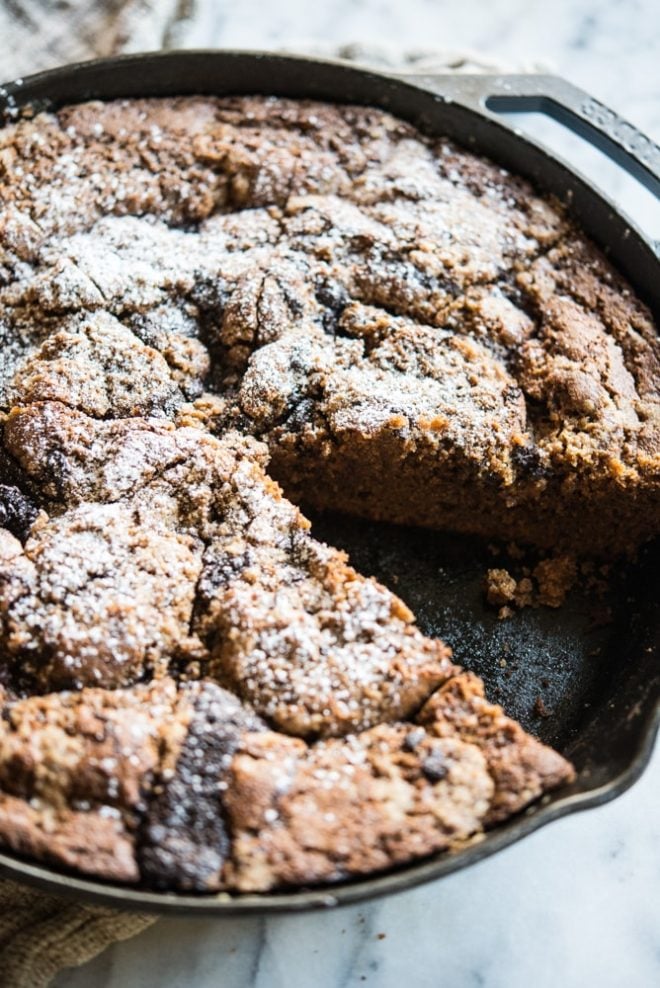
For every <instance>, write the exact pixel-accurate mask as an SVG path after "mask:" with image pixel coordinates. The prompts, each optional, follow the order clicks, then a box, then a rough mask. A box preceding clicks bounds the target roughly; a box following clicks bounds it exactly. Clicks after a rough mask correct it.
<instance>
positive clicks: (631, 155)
mask: <svg viewBox="0 0 660 988" xmlns="http://www.w3.org/2000/svg"><path fill="white" fill-rule="evenodd" d="M553 81H554V80H553ZM559 81H560V82H561V83H562V89H563V88H564V87H563V80H559ZM571 90H572V87H571ZM581 96H583V98H581V100H580V101H579V113H578V112H576V110H575V109H574V108H573V107H571V106H566V105H565V104H564V103H560V102H558V101H557V100H556V99H554V98H553V97H550V96H547V95H512V94H493V95H490V96H487V97H486V99H485V101H484V106H485V108H486V109H487V110H489V111H491V112H492V113H496V114H497V115H498V116H500V117H504V118H505V120H506V119H509V120H511V123H512V124H515V126H520V127H521V128H522V130H523V131H524V132H525V133H526V134H529V135H530V136H532V137H533V138H536V139H538V140H539V141H541V142H542V143H543V144H545V145H546V146H548V147H550V148H552V149H553V150H555V151H557V152H558V153H559V154H561V155H562V156H563V157H564V158H565V159H567V160H568V162H569V164H570V165H571V166H573V167H574V168H577V169H578V170H579V171H581V172H582V173H583V174H584V175H587V176H589V177H592V176H594V177H595V180H596V182H597V184H598V185H599V187H601V188H602V189H603V191H604V192H605V193H606V194H607V195H608V196H610V197H611V198H612V199H614V200H615V201H616V202H617V204H618V205H619V206H620V207H622V208H623V210H624V211H625V212H626V213H627V214H628V215H630V216H631V217H632V219H633V220H634V221H635V222H636V223H637V224H638V226H640V227H641V229H643V230H644V231H645V232H646V233H647V234H648V235H649V236H650V237H651V238H652V240H654V241H655V242H654V244H653V246H654V247H655V250H656V253H657V254H658V255H659V256H660V148H658V146H657V145H656V144H654V143H653V141H652V140H651V139H650V138H649V137H647V136H646V135H645V134H642V133H641V132H640V131H639V130H637V129H636V128H635V127H633V126H632V124H629V123H628V122H627V121H625V120H623V119H622V118H621V117H619V116H618V115H617V114H616V113H615V112H614V111H613V110H610V109H609V108H608V107H606V106H604V105H603V104H602V103H600V102H599V101H598V100H595V99H593V98H592V97H590V96H587V95H583V94H581ZM621 169H623V172H622V171H621Z"/></svg>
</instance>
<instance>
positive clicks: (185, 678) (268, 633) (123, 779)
mask: <svg viewBox="0 0 660 988" xmlns="http://www.w3.org/2000/svg"><path fill="white" fill-rule="evenodd" d="M0 341H1V344H2V350H1V351H0V413H1V415H2V436H1V444H0V446H1V448H0V706H1V708H2V716H1V719H0V842H2V844H3V845H4V846H5V847H7V848H9V849H10V850H11V851H12V852H14V853H16V854H20V855H24V856H28V857H33V858H37V859H40V860H43V861H45V862H48V863H51V864H54V865H56V866H59V867H64V868H68V869H73V870H78V871H81V872H83V873H86V874H91V875H96V876H98V877H101V878H105V879H110V880H115V881H122V882H127V883H133V884H136V883H137V884H141V885H146V886H148V887H151V888H154V889H172V890H180V891H192V892H217V891H221V890H229V891H236V892H251V891H266V890H268V889H272V888H288V887H295V886H300V885H305V884H313V883H323V882H337V881H341V880H343V879H346V878H350V877H351V876H355V875H364V874H368V873H370V872H374V871H379V870H383V869H385V868H388V867H390V866H393V865H398V864H402V863H405V862H407V861H411V860H414V859H416V858H420V857H423V856H425V855H429V854H431V853H434V852H438V851H447V850H452V849H454V848H458V847H460V846H462V845H463V844H464V843H465V842H466V841H468V840H470V839H472V838H474V837H475V835H479V834H480V833H481V832H482V831H483V830H484V829H486V828H488V827H490V826H493V825H496V824H497V823H498V822H500V821H502V820H504V819H506V818H507V817H508V816H510V815H511V814H512V813H516V812H518V811H519V810H521V809H522V808H523V807H524V806H526V805H527V804H528V803H530V802H531V801H533V800H534V799H537V798H538V797H539V796H541V795H542V794H543V793H545V792H547V791H549V790H550V789H552V788H554V787H556V786H558V785H561V784H562V783H565V782H568V781H570V780H571V779H572V778H573V770H572V768H571V766H570V765H569V764H568V762H566V760H565V759H563V758H562V757H561V756H560V755H559V754H557V753H555V752H553V751H552V750H551V749H549V748H547V747H546V746H544V745H542V744H541V743H540V742H538V741H537V740H535V739H534V738H533V737H532V736H531V735H529V734H527V733H526V732H525V731H524V730H523V729H522V728H521V727H520V726H519V725H518V724H516V723H515V722H514V721H512V720H511V719H509V718H508V717H507V716H506V714H505V713H504V712H503V711H502V710H501V708H499V707H497V706H496V705H494V704H492V703H490V702H489V701H488V700H487V699H486V697H485V696H484V691H483V685H482V683H481V681H480V680H479V679H478V678H477V677H476V676H474V675H473V674H471V673H469V672H464V671H463V670H461V669H460V668H459V667H457V666H456V665H455V664H454V663H452V661H451V653H450V650H449V649H448V648H447V647H446V646H445V645H444V643H443V642H441V641H439V640H434V639H429V638H426V637H425V636H423V635H422V633H421V632H420V631H419V629H418V628H417V627H416V625H415V622H414V616H413V615H412V614H411V612H410V611H409V609H408V608H407V607H406V605H405V604H404V603H403V602H402V601H401V600H400V599H399V598H398V597H396V596H395V595H394V594H393V593H391V592H390V591H389V590H388V589H387V588H385V587H383V586H382V585H381V584H379V583H378V582H377V581H375V580H374V579H370V578H365V577H363V576H361V575H360V574H359V573H357V572H356V571H355V570H354V569H353V568H352V567H351V566H350V564H349V562H348V560H347V558H346V556H345V554H344V553H342V552H340V551H338V550H337V549H334V548H332V547H330V546H327V545H325V544H323V543H322V542H319V541H318V540H317V539H315V538H314V535H313V533H312V531H311V529H310V525H309V522H308V521H307V520H306V518H305V516H304V514H303V513H302V512H301V510H300V508H299V507H298V505H299V504H302V505H303V506H304V505H309V506H311V507H313V508H321V509H323V508H329V507H332V508H336V509H340V510H344V511H348V512H351V513H354V514H358V515H362V516H365V517H369V518H376V519H386V520H389V521H394V522H406V523H413V524H418V525H425V526H429V527H439V528H443V527H445V528H449V529H453V530H457V531H462V532H471V533H474V534H478V535H483V536H486V537H488V538H497V537H501V538H506V539H510V538H515V539H519V540H520V541H523V542H529V543H532V544H535V545H538V546H541V547H552V548H555V547H556V548H558V549H561V548H562V547H564V546H565V545H566V544H570V546H571V548H572V549H573V550H575V549H578V550H581V551H586V552H592V553H594V554H596V555H599V554H600V555H613V554H616V553H621V552H627V551H631V550H633V549H634V548H635V547H636V546H638V545H639V544H640V543H641V542H643V541H645V540H646V539H648V538H651V537H652V536H653V535H655V534H657V532H658V528H659V527H660V526H659V515H660V510H659V507H660V505H659V491H660V465H659V454H660V429H659V414H660V413H659V408H660V398H659V394H658V387H657V381H658V370H659V369H660V348H659V346H658V342H657V335H656V330H655V327H654V325H653V323H652V320H651V317H650V315H649V313H648V312H647V310H646V309H645V308H644V306H643V305H642V303H641V302H639V301H638V300H637V299H636V298H635V296H634V294H633V293H632V291H631V290H630V289H629V288H628V287H627V285H625V283H624V282H623V281H622V280H621V279H620V277H619V276H618V275H617V274H616V273H615V272H614V271H613V270H612V269H611V267H610V266H609V264H608V263H607V262H606V260H605V259H604V258H603V256H602V255H601V254H600V253H599V252H598V251H597V249H596V248H595V247H593V245H591V244H590V243H589V242H588V241H586V240H585V238H584V237H583V236H582V235H581V234H580V233H579V231H577V230H576V229H575V228H574V226H573V225H572V223H571V221H570V220H569V219H568V218H567V216H566V214H565V213H564V211H563V210H562V208H561V207H560V206H559V205H558V204H556V203H552V202H549V201H547V200H545V199H543V198H541V197H540V196H538V195H537V194H536V193H535V192H534V191H533V190H532V189H531V187H530V186H528V185H527V183H525V182H524V181H523V180H521V179H518V178H516V177H514V176H512V175H510V174H509V173H507V172H506V171H504V170H503V169H501V168H499V167H498V166H496V165H494V164H492V163H490V162H488V161H485V160H484V159H481V158H478V157H476V156H474V155H472V154H470V153H468V152H466V151H463V150H461V149H460V148H458V147H456V146H454V145H453V144H452V143H451V142H449V141H446V140H443V139H437V138H435V139H431V138H427V137H424V136H422V135H421V134H419V133H418V132H417V131H416V130H415V129H414V128H412V127H411V126H410V125H408V124H406V123H404V122H402V121H399V120H396V119H394V118H392V117H390V116H388V115H387V114H385V113H383V112H381V111H379V110H374V109H369V108H363V107H351V106H333V105H327V104H320V103H313V102H308V101H293V100H281V99H274V98H263V97H231V98H224V99H214V98H207V97H187V98H177V99H162V100H157V99H153V100H123V101H115V102H111V103H105V104H104V103H98V102H95V103H87V104H81V105H77V106H70V107H64V108H62V109H60V110H58V111H57V112H53V113H41V114H38V115H37V116H36V117H34V118H33V119H24V120H20V121H18V122H15V123H12V124H8V125H7V126H6V127H5V128H4V129H2V130H1V131H0Z"/></svg>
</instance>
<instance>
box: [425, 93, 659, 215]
mask: <svg viewBox="0 0 660 988" xmlns="http://www.w3.org/2000/svg"><path fill="white" fill-rule="evenodd" d="M406 78H408V79H410V76H407V77H406ZM411 81H412V80H411ZM415 82H417V84H418V85H422V86H423V87H424V88H425V89H431V90H432V91H433V92H435V93H437V94H438V96H441V97H442V96H445V97H446V98H449V99H451V100H453V101H454V102H456V103H462V104H463V105H465V106H467V107H469V108H470V109H474V110H477V111H478V112H479V113H481V114H483V115H485V116H488V117H490V118H491V119H493V120H497V121H498V123H500V124H501V125H502V126H510V125H509V124H508V123H507V121H506V120H504V119H503V118H502V116H501V115H500V114H501V113H512V112H514V113H528V112H532V113H534V112H537V113H544V114H546V115H547V116H549V117H552V118H553V120H556V121H557V122H558V123H560V124H563V125H564V126H565V127H567V128H568V129H569V130H571V131H573V133H575V134H578V135H579V136H580V137H583V138H585V139H586V140H587V141H589V143H590V144H593V145H594V146H595V147H597V148H599V150H601V151H603V152H604V153H605V154H606V155H607V156H608V157H609V158H611V159H612V160H613V161H615V162H616V163H617V164H618V165H620V166H621V167H622V168H624V169H625V170H626V171H627V172H628V174H629V175H632V176H633V177H634V178H636V179H637V180H638V181H639V182H641V183H642V184H643V185H644V186H646V188H647V189H649V190H650V191H651V192H652V193H653V194H654V195H656V196H658V197H659V198H660V147H658V145H657V144H655V143H654V142H653V141H652V140H651V139H650V138H649V137H647V136H646V135H645V134H643V133H642V132H641V131H639V130H637V128H636V127H633V125H632V124H630V123H628V121H627V120H624V119H623V117H620V116H618V114H616V113H615V112H614V111H613V110H610V109H609V108H608V107H606V106H604V105H603V104H602V103H600V102H599V101H598V100H596V99H594V98H593V97H592V96H589V95H588V94H587V93H585V92H584V91H583V90H582V89H579V88H578V87H577V86H574V85H573V84H572V83H570V82H567V80H566V79H562V78H560V77H559V76H553V75H471V76H467V75H464V76H448V75H442V76H432V75H428V76H421V75H420V76H416V77H415ZM497 111H499V113H498V112H497Z"/></svg>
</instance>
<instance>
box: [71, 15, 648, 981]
mask: <svg viewBox="0 0 660 988" xmlns="http://www.w3.org/2000/svg"><path fill="white" fill-rule="evenodd" d="M197 8H198V15H197V17H196V19H195V21H194V22H193V23H192V24H189V25H188V26H187V27H186V28H185V29H184V30H183V31H182V33H181V36H180V38H179V39H178V40H179V42H180V43H182V44H187V45H198V46H207V45H209V44H213V43H216V44H218V45H225V46H236V47H249V48H275V47H280V46H282V45H287V46H290V45H291V44H292V42H295V41H297V40H298V39H301V40H305V41H310V40H311V41H314V42H317V43H328V44H331V43H339V42H344V41H362V42H369V43H384V44H394V43H396V44H400V45H403V46H407V47H412V48H421V49H429V48H432V47H433V46H438V47H442V48H452V49H453V48H456V49H460V48H465V47H468V48H472V49H479V50H481V51H483V52H485V53H488V54H489V55H490V56H491V57H493V58H504V59H506V60H508V61H509V62H516V63H520V62H521V61H526V62H530V61H534V60H537V61H541V62H545V63H546V64H549V65H550V66H551V67H553V68H554V69H555V70H556V71H557V72H559V73H561V74H564V75H566V76H567V77H569V78H571V79H572V80H574V81H575V82H577V83H578V84H580V85H582V86H583V87H584V88H585V89H588V90H589V91H590V92H591V93H593V94H594V95H596V96H597V97H599V98H600V99H602V100H603V101H604V102H605V103H608V104H610V105H611V106H613V107H614V108H615V109H617V110H618V111H619V112H621V113H623V114H624V115H625V116H627V117H628V118H629V119H631V120H632V121H633V122H634V123H636V124H637V125H638V126H640V127H641V128H642V129H644V130H645V131H646V132H647V133H649V134H650V135H651V136H653V137H654V138H655V139H656V140H659V139H660V71H659V69H658V66H659V65H660V6H659V5H658V0H553V2H552V3H550V4H549V3H547V2H543V3H542V2H540V0H489V2H486V0H483V2H481V0H456V2H447V0H405V2H396V0H330V2H322V0H317V2H314V3H310V2H309V0H278V2H273V0H270V2H265V0H224V2H216V0H198V4H197ZM580 154H582V157H581V159H580V160H581V161H583V162H584V161H585V160H586V165H585V167H588V168H589V169H590V170H591V171H592V174H594V173H595V172H594V169H598V171H597V174H598V176H599V180H601V181H602V183H603V184H604V185H606V186H608V188H609V189H610V191H611V192H612V193H613V194H615V195H616V196H617V198H618V199H619V200H620V201H621V202H622V203H624V204H625V206H626V208H627V209H628V210H629V211H630V212H631V213H633V214H634V215H635V217H636V218H637V219H638V220H639V222H640V223H641V224H643V225H644V226H645V227H646V229H647V230H648V232H649V233H651V234H652V235H653V236H654V237H656V238H660V209H659V208H658V204H657V203H654V202H653V201H652V199H651V197H650V196H649V195H645V194H642V193H640V192H638V191H637V190H636V188H635V187H634V186H633V185H632V184H630V183H627V182H625V181H624V180H623V179H622V178H621V176H620V175H618V174H617V173H616V172H613V171H612V170H610V169H607V168H604V167H602V166H601V165H600V163H595V162H594V161H593V160H592V159H591V158H587V159H585V158H584V154H583V153H582V152H580ZM383 934H384V936H383ZM362 984H366V985H371V986H376V988H400V986H402V985H404V986H410V988H427V986H428V988H440V986H442V988H468V986H475V988H479V986H484V988H530V986H534V988H555V986H556V985H561V986H562V988H578V986H580V988H582V986H584V988H591V986H596V985H597V986H599V988H621V986H623V985H625V986H627V988H652V986H657V985H660V750H658V749H656V753H655V756H654V758H653V761H652V763H651V765H650V766H649V768H648V770H647V772H646V773H645V775H644V776H643V778H642V779H641V780H640V781H639V782H638V783H637V785H636V786H635V787H634V788H633V789H632V790H631V791H630V792H628V793H627V794H625V795H624V796H623V797H621V798H620V799H619V800H617V801H615V802H614V803H611V804H609V805H607V806H605V807H602V808H600V809H598V810H591V811H589V812H585V813H582V814H579V815H577V816H574V817H571V818H569V819H565V820H562V821H560V822H557V823H555V824H553V825H551V826H549V827H546V828H545V829H544V830H542V831H540V832H539V833H537V834H535V835H533V836H531V837H529V838H527V839H526V840H525V841H523V842H522V843H520V844H518V845H515V846H514V847H512V848H510V849H508V850H506V851H504V852H502V853H500V854H499V855H497V856H496V857H493V858H490V859H489V860H487V861H485V862H482V863H481V864H479V865H477V866H475V867H473V868H471V869H468V870H466V871H464V872H460V873H458V874H456V875H453V876H451V877H449V878H446V879H444V880H442V881H439V882H436V883H435V884H431V885H428V886H425V887H423V888H420V889H417V890H415V891H413V892H409V893H406V894H404V895H401V896H399V897H396V898H392V899H388V900H382V901H378V902H375V903H373V904H369V905H366V906H362V907H353V908H348V909H344V910H336V911H333V912H327V913H323V914H313V915H309V916H297V917H296V916H282V917H278V918H273V919H269V920H267V921H264V920H261V919H245V920H225V921H216V920H195V921H193V920H181V919H167V920H161V921H160V922H159V923H158V924H157V925H156V926H155V927H153V928H152V929H151V930H149V931H147V932H146V933H144V934H142V935H141V936H139V937H138V938H136V939H135V940H133V941H131V942H128V943H124V944H120V945H117V946H116V947H114V948H112V949H111V950H109V951H108V952H107V953H106V954H105V955H103V956H102V957H101V958H98V959H97V960H96V961H94V962H93V963H92V964H90V965H88V966H87V967H85V968H83V969H81V970H80V971H77V972H72V973H69V974H66V975H63V976H60V978H59V979H58V980H57V982H56V985H57V988H311V986H314V988H344V986H355V988H358V986H360V985H362Z"/></svg>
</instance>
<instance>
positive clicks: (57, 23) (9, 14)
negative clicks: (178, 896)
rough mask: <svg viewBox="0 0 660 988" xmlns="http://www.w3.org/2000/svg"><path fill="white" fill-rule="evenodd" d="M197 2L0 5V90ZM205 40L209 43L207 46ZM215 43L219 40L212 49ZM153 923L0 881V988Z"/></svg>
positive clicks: (427, 61) (467, 63) (185, 14)
mask: <svg viewBox="0 0 660 988" xmlns="http://www.w3.org/2000/svg"><path fill="white" fill-rule="evenodd" d="M204 2H205V0H188V2H186V3H182V2H181V0H94V2H89V0H86V2H83V0H66V3H58V4H53V3H52V0H18V2H17V3H16V4H13V3H12V4H3V5H0V39H4V40H3V41H2V42H0V66H1V72H2V76H3V78H2V79H0V82H7V81H9V80H11V79H15V78H18V77H20V76H23V75H27V74H29V73H30V72H35V71H37V70H38V69H44V68H50V67H52V66H54V65H58V64H62V63H64V62H70V61H78V60H81V59H85V58H93V57H96V56H102V55H113V54H117V53H119V52H122V51H146V50H154V49H156V48H163V47H165V48H169V47H176V46H179V45H185V42H186V25H187V24H188V25H190V24H191V22H193V21H194V18H195V16H196V11H197V10H198V7H202V8H203V7H204ZM212 40H213V39H209V41H210V42H211V41H212ZM217 40H220V39H217ZM286 50H287V51H288V52H294V51H297V52H305V53H307V54H311V55H319V56H323V55H325V56H333V57H336V58H344V59H348V60H351V61H357V62H363V63H366V64H369V65H371V66H374V67H380V68H392V69H397V70H399V71H405V70H406V69H408V70H410V71H418V72H433V71H435V72H502V71H518V72H521V71H523V72H524V71H539V70H540V69H541V68H543V67H542V66H539V65H538V64H536V63H527V64H520V63H518V64H516V65H503V64H502V63H495V62H493V61H491V60H489V59H488V58H484V57H482V56H480V55H478V54H475V53H473V52H456V51H447V50H445V51H437V50H436V51H429V50H419V51H407V52H402V51H401V49H397V48H396V47H388V46H382V45H380V46H377V45H362V44H348V45H343V46H341V47H339V48H338V47H337V46H336V45H335V46H330V45H320V44H315V43H312V44H310V43H309V42H306V43H303V42H301V43H299V44H291V45H288V46H287V48H286ZM155 921H156V918H155V917H154V916H143V915H137V914H135V913H129V912H121V911H118V910H115V909H106V908H103V907H100V906H93V905H85V904H79V903H76V902H74V901H72V900H70V899H63V898H59V897H57V896H54V895H50V894H48V893H46V892H42V891H40V890H38V889H35V888H27V887H24V886H21V885H17V884H16V883H15V882H12V881H7V880H0V988H45V986H47V985H48V984H50V982H51V981H52V979H53V978H54V977H55V976H56V974H58V972H59V971H61V970H62V969H63V968H66V967H76V966H78V965H80V964H84V963H86V961H88V960H91V959H92V958H93V957H96V955H97V954H100V953H101V951H103V950H105V948H106V947H108V946H109V945H110V944H112V943H116V942H117V941H120V940H127V939H128V938H129V937H132V936H135V935H136V934H137V933H139V932H140V931H141V930H143V929H145V928H146V927H147V926H150V925H151V924H152V923H154V922H155Z"/></svg>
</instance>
